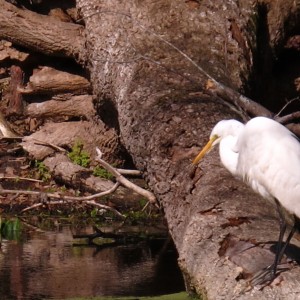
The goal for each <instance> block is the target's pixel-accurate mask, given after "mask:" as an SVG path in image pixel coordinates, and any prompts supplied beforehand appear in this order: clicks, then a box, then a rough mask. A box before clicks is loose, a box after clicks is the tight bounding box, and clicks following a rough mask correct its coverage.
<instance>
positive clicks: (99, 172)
mask: <svg viewBox="0 0 300 300" xmlns="http://www.w3.org/2000/svg"><path fill="white" fill-rule="evenodd" d="M93 175H94V176H97V177H101V178H105V179H109V180H112V179H113V178H114V175H112V174H111V173H110V172H108V171H106V170H105V169H104V168H101V167H99V166H96V167H95V168H94V170H93Z"/></svg>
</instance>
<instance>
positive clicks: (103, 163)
mask: <svg viewBox="0 0 300 300" xmlns="http://www.w3.org/2000/svg"><path fill="white" fill-rule="evenodd" d="M96 151H97V154H98V156H97V157H96V159H95V160H96V161H98V162H99V163H100V165H101V166H102V167H104V168H105V169H106V170H107V171H108V172H110V173H111V174H113V175H114V176H115V177H116V180H117V181H118V182H120V183H121V184H122V185H124V186H125V187H127V188H129V189H131V190H133V191H135V192H136V193H138V194H140V195H142V196H144V197H146V198H147V199H148V200H149V201H150V202H151V203H157V200H156V197H155V196H154V194H153V193H151V192H150V191H147V190H145V189H143V188H141V187H139V186H137V185H136V184H134V183H132V182H130V181H129V180H128V179H126V178H125V177H124V176H122V174H121V173H120V172H118V171H117V169H115V168H114V167H112V166H111V165H110V164H108V163H107V162H106V161H104V160H103V159H101V155H102V152H101V151H100V149H99V148H96Z"/></svg>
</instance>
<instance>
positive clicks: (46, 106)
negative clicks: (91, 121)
mask: <svg viewBox="0 0 300 300" xmlns="http://www.w3.org/2000/svg"><path fill="white" fill-rule="evenodd" d="M25 114H26V115H27V116H29V117H31V118H42V119H46V118H49V117H50V118H51V117H52V118H53V117H55V118H56V117H84V118H86V119H88V118H90V117H91V116H94V115H96V111H95V107H94V105H93V97H92V96H91V95H78V96H72V97H71V98H70V99H68V100H65V101H59V100H53V99H51V100H48V101H44V102H43V103H30V104H29V105H28V106H27V107H26V111H25Z"/></svg>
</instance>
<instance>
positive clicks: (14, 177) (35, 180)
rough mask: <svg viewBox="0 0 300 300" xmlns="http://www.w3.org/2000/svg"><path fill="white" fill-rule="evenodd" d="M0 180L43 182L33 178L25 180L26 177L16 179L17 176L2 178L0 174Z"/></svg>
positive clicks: (2, 175)
mask: <svg viewBox="0 0 300 300" xmlns="http://www.w3.org/2000/svg"><path fill="white" fill-rule="evenodd" d="M0 179H14V180H16V181H19V180H24V181H32V182H43V180H39V179H34V178H26V177H18V176H4V174H1V173H0Z"/></svg>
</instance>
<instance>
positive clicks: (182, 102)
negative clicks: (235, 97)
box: [77, 0, 300, 299]
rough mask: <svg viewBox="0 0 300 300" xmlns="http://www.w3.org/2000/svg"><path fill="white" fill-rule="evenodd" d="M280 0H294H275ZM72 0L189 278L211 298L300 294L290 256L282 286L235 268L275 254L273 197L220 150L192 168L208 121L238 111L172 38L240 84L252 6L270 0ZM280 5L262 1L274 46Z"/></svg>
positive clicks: (103, 85)
mask: <svg viewBox="0 0 300 300" xmlns="http://www.w3.org/2000/svg"><path fill="white" fill-rule="evenodd" d="M286 2H288V5H292V3H293V1H284V2H283V1H277V2H276V3H278V5H282V6H283V5H284V3H286ZM77 4H78V6H79V8H80V9H81V12H82V14H83V17H84V20H85V23H86V35H87V47H88V53H89V58H88V60H89V62H90V66H89V67H90V71H91V80H92V83H93V86H94V88H95V92H96V94H97V96H98V106H99V112H100V114H101V113H102V114H103V112H104V111H105V112H107V111H109V112H110V113H111V116H113V113H114V112H117V116H118V122H115V127H116V128H117V129H118V130H119V131H120V135H121V138H122V140H123V143H124V145H125V146H126V148H127V149H128V151H129V152H130V154H131V155H132V157H133V159H134V162H135V163H136V165H137V167H138V168H139V169H141V170H143V171H144V172H145V176H146V178H147V180H148V183H149V186H150V187H151V189H152V190H153V191H154V192H155V194H156V195H157V197H158V198H159V200H160V202H161V204H162V206H163V208H164V211H165V214H166V218H167V220H168V224H169V229H170V232H171V235H172V237H173V239H174V242H175V244H176V247H177V249H178V252H179V262H180V265H181V268H182V270H183V272H184V274H185V277H186V283H187V284H188V288H189V289H190V290H194V291H196V292H197V293H198V294H201V295H202V296H204V298H207V299H249V298H251V299H284V298H286V295H289V299H297V297H299V293H300V285H299V278H300V270H299V268H298V267H296V268H294V269H293V270H291V271H288V272H285V273H283V274H282V275H281V279H282V281H281V282H279V283H278V282H277V283H278V285H272V286H269V287H266V288H265V289H264V290H262V291H260V290H258V289H255V288H254V289H251V290H247V288H246V284H247V283H246V281H245V280H244V279H243V278H246V277H247V276H249V274H252V273H253V272H255V271H256V270H258V269H260V268H262V266H265V265H267V264H268V261H272V259H273V253H272V251H270V246H271V245H272V242H274V241H276V240H277V235H278V226H277V216H276V214H275V211H274V206H273V204H272V203H266V201H265V200H263V199H260V198H259V197H258V196H256V195H254V194H253V192H252V191H251V190H250V189H249V188H248V187H246V186H245V185H244V184H243V183H240V182H238V181H236V180H235V179H233V178H232V176H231V175H230V174H229V173H228V172H227V171H226V170H224V169H223V168H222V167H221V166H220V164H219V158H218V157H217V153H216V152H214V153H212V154H211V155H210V156H209V157H207V158H206V159H205V161H204V162H203V163H202V164H201V167H199V168H197V169H196V170H193V168H192V167H191V165H190V163H191V159H192V158H193V156H194V155H195V154H196V150H199V148H200V147H201V146H203V144H204V142H205V141H206V139H207V137H208V135H209V132H210V130H211V128H212V127H213V125H214V124H215V123H216V122H217V121H218V120H220V119H225V118H241V115H240V114H239V113H238V112H237V108H234V107H232V106H231V107H229V106H228V105H227V104H226V103H225V102H223V101H222V100H221V99H219V98H216V97H213V96H210V95H207V94H206V93H205V90H204V88H203V87H204V86H205V84H206V81H207V77H206V76H204V75H203V72H202V71H201V70H199V68H197V67H195V65H193V64H192V63H191V62H190V61H188V60H187V59H186V58H184V56H183V55H182V53H179V51H177V50H176V49H175V48H174V46H175V47H177V48H178V49H180V50H181V51H183V52H184V53H186V54H187V55H188V56H189V57H190V58H192V59H193V61H194V62H196V63H197V64H198V65H200V66H201V67H202V68H203V69H205V70H206V71H207V72H208V73H209V74H210V75H211V76H213V77H214V78H216V79H217V80H218V81H221V82H222V83H223V84H226V85H228V86H230V87H233V88H234V89H243V87H244V86H245V83H247V81H248V79H249V78H250V74H251V73H250V70H251V69H252V67H253V60H254V58H255V51H256V49H257V48H256V46H257V43H258V41H257V35H256V31H257V30H258V24H259V17H260V10H261V9H262V8H266V9H268V3H265V2H260V3H259V2H256V1H243V0H240V1H209V0H203V1H172V0H164V1H154V0H147V1H138V0H131V1H126V2H124V1H117V0H112V1H85V0H78V1H77ZM286 5H287V4H286ZM270 6H271V7H272V6H273V4H270ZM284 7H286V6H284ZM285 12H286V10H284V13H280V10H278V9H277V6H276V10H272V11H271V12H270V14H271V13H272V14H274V15H275V17H274V16H273V18H272V20H273V21H274V23H272V24H270V28H271V29H272V30H271V31H270V36H271V37H272V41H273V42H274V44H276V45H277V46H278V43H279V42H278V41H280V40H281V39H282V38H283V33H282V31H280V30H281V29H282V26H283V24H286V23H285V21H286V16H287V14H286V13H285ZM264 17H266V16H264ZM267 17H269V15H267ZM99 23H102V24H105V26H99ZM282 30H283V29H282ZM274 35H276V36H274ZM169 43H172V45H174V46H170V44H169ZM274 44H272V46H273V47H275V46H274ZM269 46H270V47H271V44H270V45H269ZM107 108H110V110H107ZM106 119H109V118H106ZM110 122H111V120H110ZM293 242H294V243H296V241H295V240H294V241H293ZM260 243H266V245H265V246H262V245H260ZM268 243H270V244H268Z"/></svg>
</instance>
